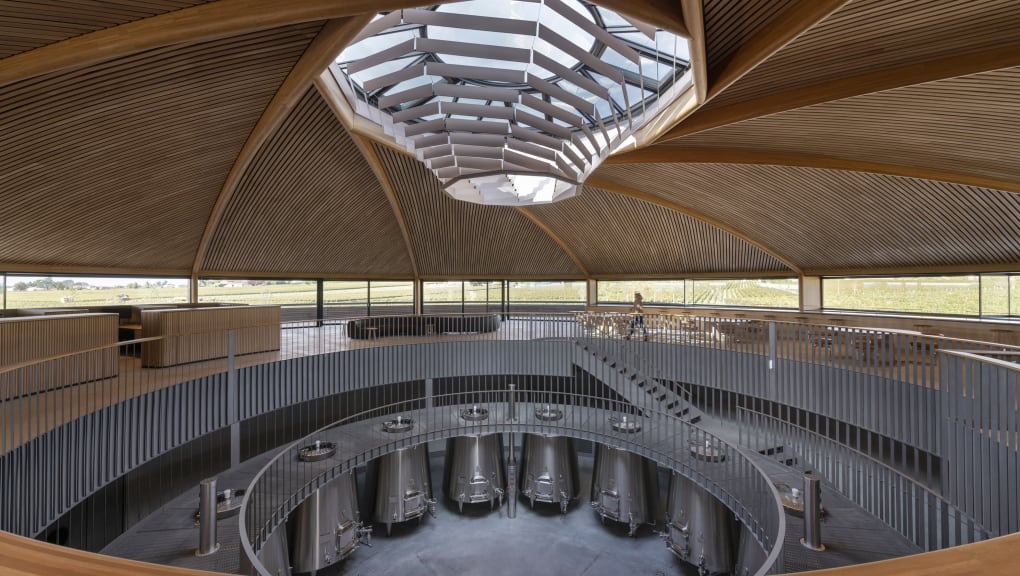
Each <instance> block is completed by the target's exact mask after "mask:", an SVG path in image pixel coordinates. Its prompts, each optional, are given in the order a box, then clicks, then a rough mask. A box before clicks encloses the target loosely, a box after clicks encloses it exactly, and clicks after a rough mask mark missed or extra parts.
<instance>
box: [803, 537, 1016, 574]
mask: <svg viewBox="0 0 1020 576" xmlns="http://www.w3.org/2000/svg"><path fill="white" fill-rule="evenodd" d="M1018 545H1020V534H1010V535H1008V536H1001V537H999V538H992V539H991V540H985V541H983V542H975V543H974V544H967V545H964V546H957V547H955V548H946V549H945V550H936V551H934V552H928V553H927V554H916V555H914V556H904V557H902V558H893V559H892V560H881V561H879V562H870V563H868V564H858V565H856V566H844V567H842V568H829V569H826V570H815V571H814V572H799V574H810V575H811V576H888V575H892V574H895V575H896V576H930V575H931V574H938V575H939V576H972V575H974V574H982V575H994V574H1016V573H1017V565H1016V546H1018Z"/></svg>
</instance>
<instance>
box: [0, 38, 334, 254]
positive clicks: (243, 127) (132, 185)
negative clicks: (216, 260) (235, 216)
mask: <svg viewBox="0 0 1020 576" xmlns="http://www.w3.org/2000/svg"><path fill="white" fill-rule="evenodd" d="M320 28H321V23H315V24H306V25H301V26H292V27H285V28H279V29H274V30H269V31H265V32H260V33H256V34H250V35H245V36H239V37H235V38H229V39H224V40H218V41H214V42H207V43H202V44H196V45H182V46H174V47H170V48H164V49H160V50H153V51H150V52H146V53H142V54H137V55H134V56H131V57H126V58H122V59H118V60H114V61H111V62H107V63H105V64H103V65H99V66H95V67H90V68H84V69H81V70H76V71H74V72H70V73H66V74H53V75H49V76H44V77H40V78H36V79H32V80H26V81H24V82H20V83H16V84H12V85H9V86H6V87H4V88H2V89H0V126H3V146H2V147H0V182H2V185H0V222H3V233H4V241H3V242H2V243H0V263H6V264H7V265H9V266H11V268H12V269H16V267H17V265H18V264H25V265H52V266H95V267H115V268H137V269H161V270H178V269H179V270H182V271H190V266H191V263H192V262H193V260H194V254H195V248H196V245H197V243H198V241H199V238H200V237H201V235H202V229H203V227H204V226H205V222H206V220H207V219H208V215H209V211H210V210H211V208H212V204H213V202H214V201H215V199H216V195H217V193H218V192H219V189H220V187H221V186H222V183H223V179H224V178H225V177H226V174H227V172H228V171H229V170H230V167H231V165H232V163H233V161H234V158H235V157H236V156H237V153H238V150H240V148H241V146H242V145H243V144H244V141H245V138H247V136H248V134H249V132H250V131H251V129H252V127H253V126H254V125H255V122H256V121H257V120H258V118H259V115H260V114H261V113H262V110H263V109H264V108H265V106H266V104H267V103H268V102H269V100H270V99H271V98H272V96H273V94H274V92H275V91H276V90H277V88H278V87H279V85H280V83H281V82H282V81H283V79H284V78H285V77H286V75H287V73H288V72H289V71H290V68H291V66H293V64H294V62H296V61H297V59H298V58H299V57H300V56H301V54H302V52H303V51H304V50H305V48H306V47H307V46H308V43H309V42H310V41H311V40H312V38H314V36H315V34H316V33H317V32H318V30H319V29H320Z"/></svg>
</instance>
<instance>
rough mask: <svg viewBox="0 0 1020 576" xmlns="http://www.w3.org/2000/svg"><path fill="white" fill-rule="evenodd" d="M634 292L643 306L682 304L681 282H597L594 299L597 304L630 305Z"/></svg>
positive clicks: (682, 291) (682, 282)
mask: <svg viewBox="0 0 1020 576" xmlns="http://www.w3.org/2000/svg"><path fill="white" fill-rule="evenodd" d="M635 292H640V293H641V297H642V298H643V299H644V302H645V304H660V305H667V306H682V305H683V304H684V281H683V280H599V281H598V287H597V289H596V298H597V301H598V303H599V304H627V305H630V304H631V303H632V302H634V293H635Z"/></svg>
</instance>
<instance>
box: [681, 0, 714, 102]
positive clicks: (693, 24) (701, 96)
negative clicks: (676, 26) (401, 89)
mask: <svg viewBox="0 0 1020 576" xmlns="http://www.w3.org/2000/svg"><path fill="white" fill-rule="evenodd" d="M680 10H681V11H682V12H683V15H684V22H685V23H686V24H687V30H688V31H689V32H690V38H689V44H690V49H691V69H692V70H693V72H694V91H695V92H696V93H697V95H698V104H704V103H705V100H706V99H707V97H708V52H706V51H705V12H704V7H703V6H702V4H701V0H680Z"/></svg>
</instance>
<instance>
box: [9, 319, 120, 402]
mask: <svg viewBox="0 0 1020 576" xmlns="http://www.w3.org/2000/svg"><path fill="white" fill-rule="evenodd" d="M117 324H118V319H117V315H116V314H72V315H68V316H59V315H57V316H24V317H15V318H3V319H0V370H2V369H3V367H5V366H12V365H16V364H21V363H28V362H37V361H41V360H43V359H46V358H50V357H58V358H56V359H54V360H52V361H50V362H47V363H46V364H44V365H40V366H38V367H34V368H33V369H32V375H31V378H18V377H17V375H18V373H17V372H14V373H10V374H8V375H0V378H5V379H8V381H7V382H6V383H5V384H6V386H4V387H2V388H0V396H2V397H7V398H10V397H16V396H23V395H25V394H31V393H35V392H41V391H43V390H49V389H52V388H57V387H60V386H66V385H70V384H77V383H80V382H89V381H93V380H100V379H103V378H111V377H113V376H116V375H117V372H118V368H119V365H120V364H119V360H118V358H119V352H118V350H117V347H116V344H117ZM104 346H108V347H109V348H103V347H104ZM97 348H103V349H101V350H96V351H93V352H88V353H82V354H73V353H74V352H78V351H81V350H91V349H97Z"/></svg>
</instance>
